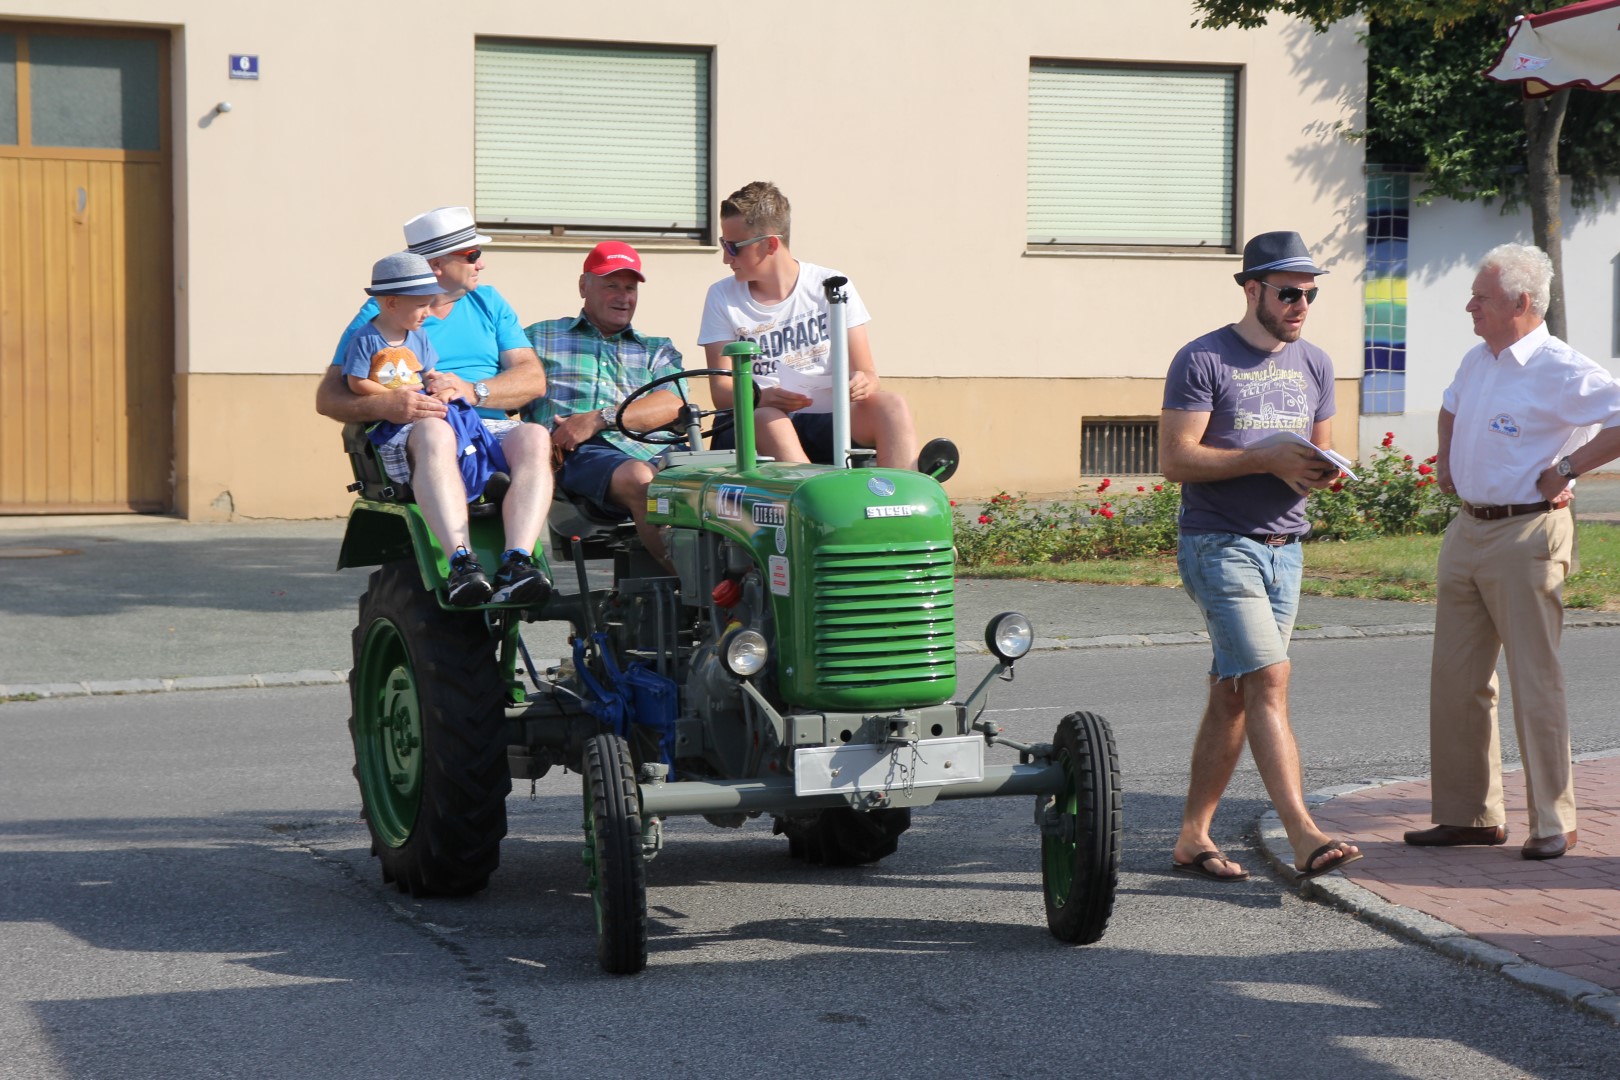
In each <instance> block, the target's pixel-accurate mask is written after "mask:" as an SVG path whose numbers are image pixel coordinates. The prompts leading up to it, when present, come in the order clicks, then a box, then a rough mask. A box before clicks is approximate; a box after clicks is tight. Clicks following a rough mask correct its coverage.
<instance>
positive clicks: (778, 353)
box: [698, 180, 917, 469]
mask: <svg viewBox="0 0 1620 1080" xmlns="http://www.w3.org/2000/svg"><path fill="white" fill-rule="evenodd" d="M789 215H790V209H789V206H788V201H787V196H785V195H783V194H782V192H781V190H780V189H778V188H777V186H776V185H775V184H772V183H769V182H768V181H763V180H756V181H754V182H753V183H752V184H749V185H748V186H747V187H744V188H742V189H740V190H738V191H734V192H732V194H731V196H730V197H729V198H727V199H726V200H725V201H724V202H722V203H721V204H720V236H721V241H720V246H721V249H722V257H723V259H724V261H725V264H726V265H727V266H729V267H730V268H731V272H732V275H733V276H732V277H730V278H726V279H725V280H723V281H717V282H715V283H714V284H713V285H711V286H710V287H709V295H708V298H707V299H706V300H705V301H704V305H703V325H702V328H701V329H700V330H699V333H698V344H700V345H702V346H703V349H704V352H705V354H706V355H707V357H708V365H709V366H710V367H725V366H727V365H726V363H725V361H724V358H723V357H722V356H721V351H722V350H723V349H724V348H725V347H726V346H727V345H729V344H731V343H732V342H734V341H743V340H747V341H753V342H756V343H758V345H759V349H760V355H759V360H758V361H757V362H756V364H755V367H754V371H755V375H754V386H755V394H756V396H755V409H754V426H755V440H754V441H755V443H756V445H757V447H758V449H759V452H760V453H761V454H763V455H766V456H768V457H772V458H775V459H776V460H778V461H817V462H821V463H822V464H832V463H833V461H832V400H831V392H832V369H831V363H830V361H831V342H830V341H829V340H828V334H829V332H830V330H831V321H832V320H831V312H830V310H829V307H830V305H829V304H828V303H827V297H826V293H825V292H824V291H823V288H822V282H823V281H825V280H826V279H827V278H829V277H834V276H838V277H841V276H843V275H841V274H838V272H837V271H835V270H829V269H827V268H826V267H823V266H815V265H813V264H811V263H807V262H802V261H800V260H798V259H795V258H794V257H793V254H792V252H790V251H789V250H788V234H789V231H790V227H791V222H790V216H789ZM846 289H847V291H848V294H849V302H848V304H847V310H846V314H847V316H848V318H847V324H848V327H849V402H850V408H849V432H850V438H851V439H852V440H853V441H854V442H855V443H856V444H857V445H859V446H868V447H871V448H873V449H875V450H876V451H877V463H878V464H879V465H880V466H884V467H886V468H897V469H915V468H916V467H917V433H916V428H915V426H914V425H913V423H912V420H911V410H910V409H909V408H908V407H907V406H906V402H905V399H904V398H902V397H900V396H899V395H898V394H891V393H888V392H887V391H884V390H880V389H879V388H878V374H877V368H876V367H875V366H874V365H873V363H872V347H871V344H870V343H869V342H868V340H867V336H866V323H867V322H868V321H869V320H870V319H871V316H870V315H868V314H867V312H866V305H865V304H863V303H862V302H861V297H860V294H859V293H858V292H856V290H855V286H854V285H853V284H850V285H848V286H846ZM709 385H710V387H711V390H712V393H713V395H714V403H715V406H716V407H717V408H722V409H728V408H730V407H731V404H732V396H731V395H732V390H731V380H730V379H727V378H720V377H715V378H712V379H710V380H709ZM720 442H721V440H719V439H717V440H716V445H717V446H718V445H720Z"/></svg>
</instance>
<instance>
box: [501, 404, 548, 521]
mask: <svg viewBox="0 0 1620 1080" xmlns="http://www.w3.org/2000/svg"><path fill="white" fill-rule="evenodd" d="M501 452H502V453H504V454H505V455H506V464H507V465H508V466H510V468H511V470H512V474H511V475H512V486H511V487H509V488H507V489H506V498H504V499H502V500H501V521H502V524H503V525H504V526H505V529H506V546H507V547H508V548H522V549H524V550H525V551H528V552H530V553H533V552H535V551H538V550H539V548H540V530H541V529H542V528H544V527H545V524H546V511H547V510H549V509H550V508H551V487H552V476H551V432H549V431H547V430H546V429H545V428H544V427H543V426H541V425H540V424H519V425H518V426H517V427H515V428H513V429H512V430H511V431H509V432H507V433H506V437H505V438H504V439H502V440H501Z"/></svg>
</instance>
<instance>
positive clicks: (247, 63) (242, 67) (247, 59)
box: [231, 53, 259, 79]
mask: <svg viewBox="0 0 1620 1080" xmlns="http://www.w3.org/2000/svg"><path fill="white" fill-rule="evenodd" d="M258 77H259V58H258V57H257V56H246V55H237V54H234V53H233V54H232V55H231V78H233V79H257V78H258Z"/></svg>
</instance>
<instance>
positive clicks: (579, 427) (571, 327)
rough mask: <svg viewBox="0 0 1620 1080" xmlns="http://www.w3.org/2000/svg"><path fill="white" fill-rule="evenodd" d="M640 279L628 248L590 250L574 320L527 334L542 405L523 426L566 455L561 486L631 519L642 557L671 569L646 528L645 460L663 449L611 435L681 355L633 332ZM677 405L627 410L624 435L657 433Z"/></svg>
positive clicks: (609, 245) (664, 399)
mask: <svg viewBox="0 0 1620 1080" xmlns="http://www.w3.org/2000/svg"><path fill="white" fill-rule="evenodd" d="M646 280H647V279H646V278H645V277H644V276H643V275H642V273H641V256H640V255H639V254H637V252H636V249H635V248H633V247H631V246H630V245H629V244H626V243H622V242H620V241H617V240H609V241H605V242H604V243H600V244H597V245H596V247H595V248H593V249H591V253H590V254H589V255H587V256H586V257H585V272H584V273H582V274H580V276H579V295H580V297H581V298H582V299H583V300H584V302H585V303H584V308H583V309H582V310H581V311H580V313H579V314H578V315H574V316H570V317H568V318H563V319H550V320H547V321H545V322H537V323H535V324H534V325H532V326H530V327H529V328H528V329H527V330H526V331H525V333H527V334H528V336H529V341H530V342H531V343H532V344H533V345H534V351H535V352H536V353H538V354H539V355H540V362H541V363H542V364H544V365H545V369H546V396H545V397H542V398H537V399H536V400H535V401H534V403H533V404H532V405H531V406H530V407H529V419H531V420H533V421H535V422H536V423H540V424H544V425H545V426H546V427H548V428H550V429H551V445H552V447H553V452H554V453H558V454H561V455H562V462H561V465H560V467H559V468H558V470H557V485H558V486H559V487H560V488H561V489H562V490H563V491H566V492H567V493H568V494H570V495H574V496H578V497H581V498H584V499H586V500H588V501H589V502H591V503H592V504H593V505H594V506H595V507H596V508H597V509H598V510H600V511H602V512H603V513H605V514H608V515H614V514H617V515H621V516H622V515H625V514H628V515H629V516H630V518H631V519H632V520H633V521H634V522H635V524H636V532H637V533H639V534H640V536H641V542H642V544H643V545H644V546H645V547H646V548H647V551H648V553H649V554H650V555H652V556H653V557H654V558H655V559H657V560H658V561H659V562H661V563H664V564H665V565H666V566H667V565H668V559H667V557H666V555H665V551H664V542H663V540H662V538H661V537H659V535H658V530H657V529H655V528H653V527H652V526H649V525H648V524H647V485H648V484H649V483H651V482H652V478H653V473H654V470H653V467H652V465H651V464H650V461H651V459H652V458H655V457H657V456H658V454H659V452H660V450H659V448H658V447H656V446H650V445H648V444H647V443H640V442H636V441H635V440H634V439H627V438H625V437H624V436H623V435H620V434H619V433H618V432H617V431H616V430H613V429H614V427H615V425H616V424H617V422H618V419H619V407H620V405H621V403H622V402H623V401H624V399H625V398H627V397H629V396H630V393H631V391H633V390H635V389H636V388H637V387H639V386H642V385H644V384H646V383H649V382H651V381H652V380H654V379H656V378H659V377H660V376H663V375H669V374H672V373H674V372H678V371H680V370H681V354H680V353H679V352H677V351H676V350H675V347H674V346H673V345H671V344H670V341H669V338H663V337H647V336H645V335H643V334H639V333H637V332H636V331H635V330H633V329H632V328H631V326H630V320H631V319H632V318H633V317H634V316H635V313H636V300H637V291H638V289H639V288H640V286H641V283H642V282H643V281H646ZM671 386H672V388H673V387H680V386H681V384H680V383H674V384H671ZM681 404H682V401H681V398H680V396H679V395H678V394H677V393H675V392H674V389H659V390H655V391H653V392H652V393H651V394H648V395H646V396H645V397H643V398H641V399H640V400H639V401H637V402H636V403H635V404H634V405H632V406H631V407H630V409H629V411H628V412H626V413H625V414H624V426H625V427H626V428H628V429H630V430H632V431H652V430H654V429H656V428H660V427H663V426H664V425H665V424H668V423H669V422H670V421H672V420H674V419H675V417H676V416H677V415H678V414H679V412H680V408H681Z"/></svg>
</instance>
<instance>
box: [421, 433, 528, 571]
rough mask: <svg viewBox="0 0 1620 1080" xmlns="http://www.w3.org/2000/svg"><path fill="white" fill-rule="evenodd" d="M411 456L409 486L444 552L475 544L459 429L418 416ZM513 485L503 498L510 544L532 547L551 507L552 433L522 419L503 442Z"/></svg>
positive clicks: (508, 542) (507, 543)
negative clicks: (458, 451)
mask: <svg viewBox="0 0 1620 1080" xmlns="http://www.w3.org/2000/svg"><path fill="white" fill-rule="evenodd" d="M406 446H407V448H408V450H409V452H410V456H411V487H412V489H413V490H414V491H415V492H416V502H417V505H418V506H420V507H421V508H422V517H423V518H425V519H426V520H427V523H428V528H430V529H432V530H433V535H434V536H436V537H438V538H439V544H440V546H441V547H443V548H444V550H445V551H446V552H453V551H455V550H456V548H458V547H464V548H471V547H472V538H471V536H470V534H469V533H468V530H467V486H466V484H465V483H464V482H463V481H462V479H461V466H460V464H459V463H458V462H457V460H456V433H455V431H454V430H453V429H452V428H451V427H450V424H449V422H448V421H445V420H439V419H427V420H418V421H417V422H416V424H415V426H414V427H412V428H411V434H410V436H409V438H408V441H407V442H406ZM501 450H502V452H503V453H505V455H506V463H507V465H508V467H510V469H511V475H512V486H511V487H510V488H508V489H507V491H506V498H505V499H503V500H502V501H501V520H502V522H503V523H504V525H505V529H506V546H507V547H509V548H514V547H520V548H523V549H525V550H526V551H530V552H533V551H534V550H535V549H536V547H537V545H538V543H539V540H540V530H541V528H542V527H544V525H545V523H546V510H547V509H548V508H549V507H550V506H551V484H552V479H551V433H550V432H548V431H547V430H546V429H545V428H543V427H541V426H540V425H539V424H520V425H519V426H518V427H516V428H513V429H512V430H511V431H510V432H508V433H507V435H506V438H505V439H503V440H502V441H501Z"/></svg>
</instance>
